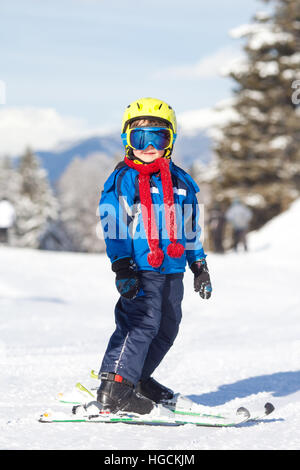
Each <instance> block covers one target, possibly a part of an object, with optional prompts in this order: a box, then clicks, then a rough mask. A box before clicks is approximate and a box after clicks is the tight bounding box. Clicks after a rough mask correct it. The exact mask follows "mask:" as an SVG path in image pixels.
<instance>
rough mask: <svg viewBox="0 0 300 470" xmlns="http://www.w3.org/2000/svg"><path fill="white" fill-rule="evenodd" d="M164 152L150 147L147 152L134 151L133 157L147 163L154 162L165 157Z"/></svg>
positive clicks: (146, 149)
mask: <svg viewBox="0 0 300 470" xmlns="http://www.w3.org/2000/svg"><path fill="white" fill-rule="evenodd" d="M164 153H165V151H164V150H156V148H155V147H153V145H149V146H148V147H147V148H145V150H133V155H134V156H135V157H137V158H139V159H140V160H142V161H143V162H145V163H151V162H154V160H157V159H158V158H161V157H163V156H164Z"/></svg>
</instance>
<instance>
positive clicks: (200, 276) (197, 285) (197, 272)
mask: <svg viewBox="0 0 300 470" xmlns="http://www.w3.org/2000/svg"><path fill="white" fill-rule="evenodd" d="M191 270H192V272H193V273H194V290H195V292H199V294H200V297H202V299H209V298H210V296H211V292H212V287H211V282H210V276H209V272H208V267H207V264H206V261H205V259H204V258H203V259H201V260H199V261H195V262H194V263H193V264H192V265H191Z"/></svg>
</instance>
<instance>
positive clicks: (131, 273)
mask: <svg viewBox="0 0 300 470" xmlns="http://www.w3.org/2000/svg"><path fill="white" fill-rule="evenodd" d="M111 269H112V270H113V272H114V273H116V287H117V289H118V292H119V293H120V295H121V296H122V297H126V299H134V298H135V297H136V296H137V293H138V291H139V278H138V276H137V272H136V270H135V269H134V263H133V260H132V259H131V258H121V259H118V260H117V261H114V262H113V263H112V265H111Z"/></svg>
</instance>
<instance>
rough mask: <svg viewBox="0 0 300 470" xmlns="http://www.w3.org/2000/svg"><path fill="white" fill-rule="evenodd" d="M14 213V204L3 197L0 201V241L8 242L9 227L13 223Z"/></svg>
mask: <svg viewBox="0 0 300 470" xmlns="http://www.w3.org/2000/svg"><path fill="white" fill-rule="evenodd" d="M15 219H16V213H15V209H14V206H13V205H12V204H11V202H10V201H9V200H8V199H6V198H5V197H4V198H3V199H2V200H1V201H0V243H8V241H9V239H8V232H9V229H10V228H11V227H12V226H13V225H14V223H15Z"/></svg>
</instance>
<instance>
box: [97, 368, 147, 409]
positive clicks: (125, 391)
mask: <svg viewBox="0 0 300 470" xmlns="http://www.w3.org/2000/svg"><path fill="white" fill-rule="evenodd" d="M100 378H101V384H100V387H99V389H98V392H97V402H98V403H99V405H101V409H102V410H104V411H110V412H111V413H116V412H117V411H126V412H131V413H137V414H140V415H144V414H148V413H150V412H151V411H152V409H153V408H154V406H155V403H154V402H153V401H152V400H149V399H148V398H146V397H144V396H142V395H139V394H138V393H137V392H136V390H135V389H134V385H133V384H132V383H131V382H129V381H128V380H126V379H124V378H123V377H122V376H121V375H118V374H113V373H110V372H103V373H102V374H101V375H100ZM99 405H98V406H99Z"/></svg>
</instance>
